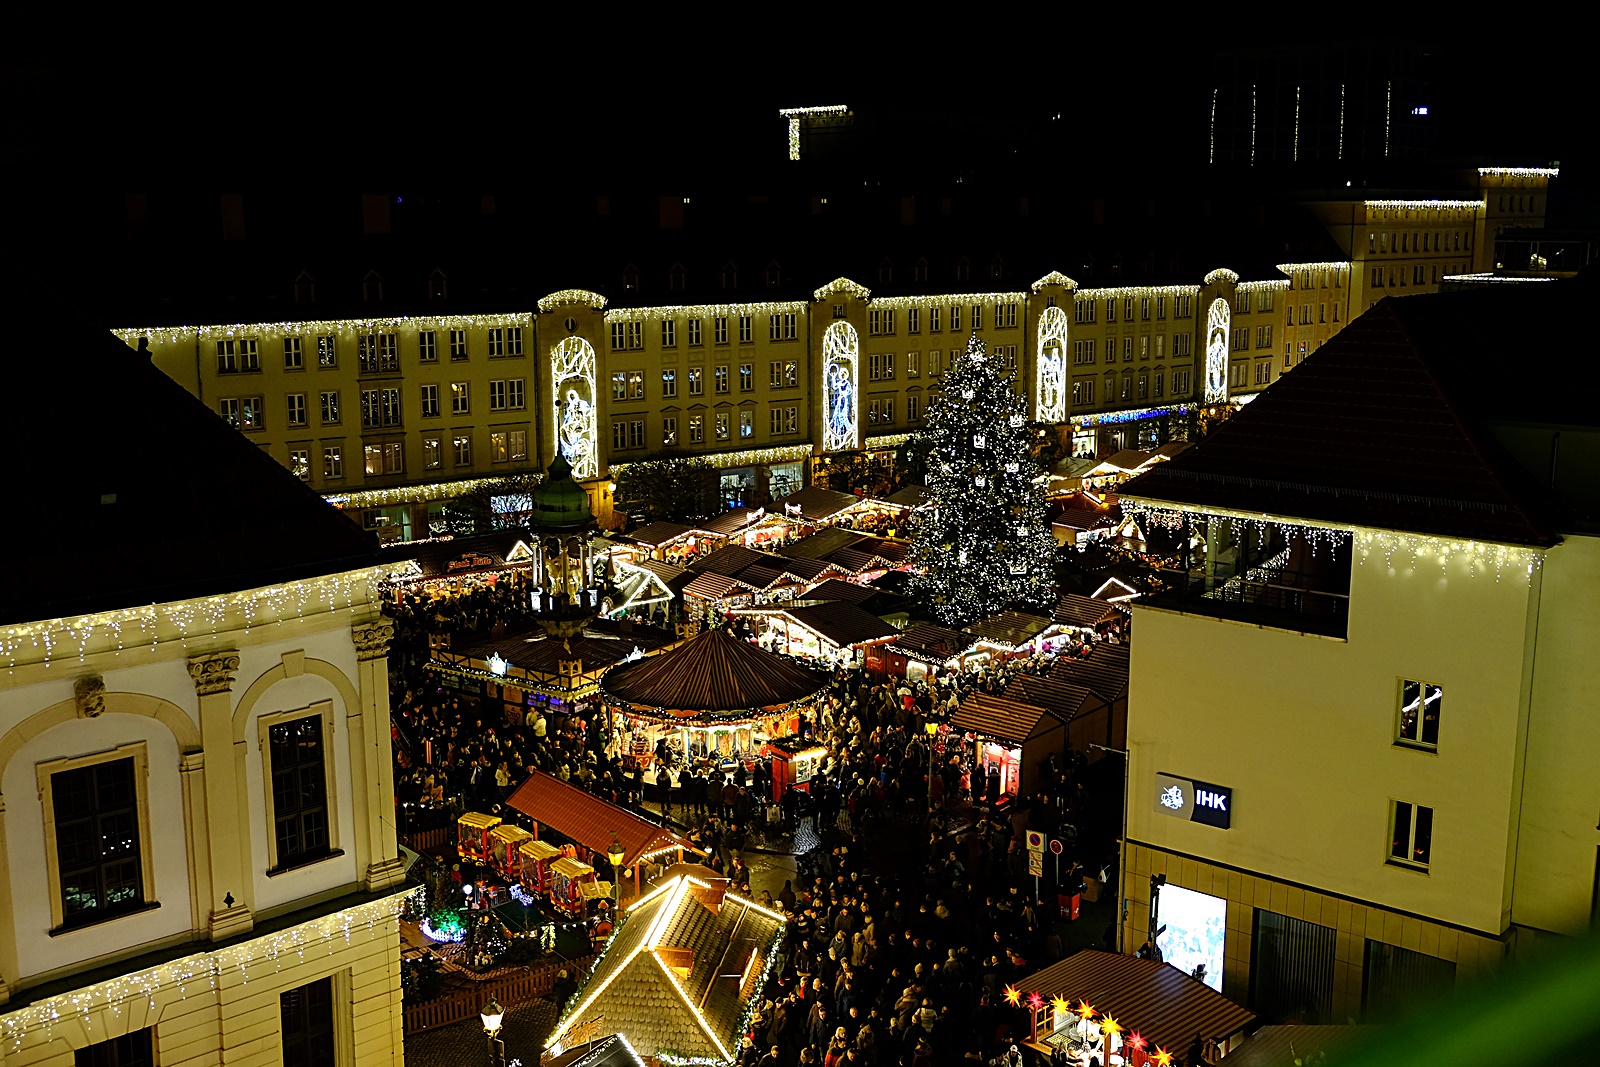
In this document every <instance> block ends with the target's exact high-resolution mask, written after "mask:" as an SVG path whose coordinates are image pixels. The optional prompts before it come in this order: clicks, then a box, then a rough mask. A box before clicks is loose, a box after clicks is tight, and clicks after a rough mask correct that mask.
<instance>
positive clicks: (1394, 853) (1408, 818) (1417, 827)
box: [1389, 800, 1433, 868]
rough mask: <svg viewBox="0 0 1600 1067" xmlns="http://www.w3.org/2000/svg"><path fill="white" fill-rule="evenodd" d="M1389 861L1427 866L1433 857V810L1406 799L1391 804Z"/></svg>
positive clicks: (1403, 864)
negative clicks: (1391, 828)
mask: <svg viewBox="0 0 1600 1067" xmlns="http://www.w3.org/2000/svg"><path fill="white" fill-rule="evenodd" d="M1389 821H1390V823H1391V825H1392V827H1393V832H1392V833H1391V834H1390V835H1389V862H1390V863H1393V864H1397V865H1400V866H1405V867H1421V868H1425V867H1427V866H1428V863H1429V862H1430V861H1431V859H1432V856H1433V809H1432V808H1428V807H1424V806H1422V805H1421V804H1411V803H1407V802H1406V801H1404V800H1396V801H1392V802H1391V803H1390V809H1389Z"/></svg>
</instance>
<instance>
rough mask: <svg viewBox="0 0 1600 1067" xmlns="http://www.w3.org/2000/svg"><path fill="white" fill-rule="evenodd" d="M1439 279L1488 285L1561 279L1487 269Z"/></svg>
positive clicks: (1448, 275) (1449, 275)
mask: <svg viewBox="0 0 1600 1067" xmlns="http://www.w3.org/2000/svg"><path fill="white" fill-rule="evenodd" d="M1440 280H1441V281H1446V282H1471V283H1473V284H1478V283H1480V282H1481V283H1487V284H1490V285H1518V284H1521V283H1522V282H1556V281H1560V280H1561V279H1560V278H1552V277H1550V276H1549V275H1544V276H1537V277H1530V276H1522V277H1513V276H1511V275H1502V274H1491V273H1489V272H1488V271H1480V272H1479V273H1477V274H1446V275H1445V276H1444V277H1443V278H1442V279H1440Z"/></svg>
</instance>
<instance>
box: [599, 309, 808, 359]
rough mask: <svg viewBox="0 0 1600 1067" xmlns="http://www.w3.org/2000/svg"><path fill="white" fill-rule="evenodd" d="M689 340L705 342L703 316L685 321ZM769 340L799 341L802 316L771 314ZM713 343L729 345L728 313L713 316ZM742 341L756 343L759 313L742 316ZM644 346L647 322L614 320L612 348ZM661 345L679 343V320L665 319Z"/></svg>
mask: <svg viewBox="0 0 1600 1067" xmlns="http://www.w3.org/2000/svg"><path fill="white" fill-rule="evenodd" d="M685 325H686V326H687V329H686V330H685V331H684V333H685V340H686V342H687V344H688V346H689V347H690V348H698V347H700V346H702V345H704V344H705V332H704V331H705V322H704V320H703V319H689V320H688V321H687V323H686V324H685ZM767 335H768V340H772V341H795V340H799V337H800V325H799V316H798V315H797V314H795V313H794V312H792V311H785V312H778V313H775V314H772V315H768V316H767ZM711 339H712V344H716V345H726V344H727V343H728V316H727V315H717V316H714V317H713V318H712V320H711ZM739 343H740V344H742V345H749V344H754V343H755V316H753V315H740V316H739ZM643 347H644V322H643V321H642V320H638V319H630V320H627V321H624V322H613V323H612V324H611V348H612V350H613V351H617V352H624V351H632V350H635V349H641V348H643ZM661 347H662V348H677V347H678V320H676V319H662V320H661Z"/></svg>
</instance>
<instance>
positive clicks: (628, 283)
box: [622, 263, 639, 292]
mask: <svg viewBox="0 0 1600 1067" xmlns="http://www.w3.org/2000/svg"><path fill="white" fill-rule="evenodd" d="M622 288H623V289H624V290H626V291H627V292H635V291H637V290H638V288H639V268H638V267H636V266H634V265H633V264H632V263H629V264H628V265H627V266H626V267H623V268H622Z"/></svg>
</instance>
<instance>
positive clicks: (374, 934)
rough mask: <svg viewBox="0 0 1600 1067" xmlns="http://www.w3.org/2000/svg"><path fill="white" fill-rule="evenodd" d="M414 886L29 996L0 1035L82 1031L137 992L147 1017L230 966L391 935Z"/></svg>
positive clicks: (285, 962) (276, 962)
mask: <svg viewBox="0 0 1600 1067" xmlns="http://www.w3.org/2000/svg"><path fill="white" fill-rule="evenodd" d="M419 891H420V887H414V888H411V889H407V890H405V891H404V892H401V893H396V894H394V895H392V896H387V897H383V898H381V899H378V900H373V901H368V902H367V903H365V904H357V905H356V906H355V907H353V908H346V909H345V910H343V911H338V912H334V913H333V914H332V915H326V916H323V917H322V918H320V919H314V920H312V921H310V922H306V923H301V924H299V925H297V926H291V927H289V928H288V929H285V930H279V931H277V932H276V933H273V934H270V935H267V936H264V937H256V938H251V939H250V940H248V941H245V942H242V943H241V944H237V945H232V946H229V947H228V948H224V949H218V950H216V951H212V952H200V953H196V954H194V955H192V956H185V957H183V958H182V959H177V960H173V961H172V962H170V963H165V964H162V965H160V966H157V967H150V968H146V969H145V970H141V971H134V972H132V973H130V974H124V975H121V976H119V977H117V978H113V979H111V980H110V981H108V982H101V983H99V984H98V985H93V986H88V987H86V988H84V989H79V990H75V991H74V992H71V993H63V994H61V995H59V996H54V997H48V998H46V999H44V1000H38V1001H34V1002H33V1003H32V1004H29V1005H28V1006H27V1007H25V1008H20V1009H18V1010H16V1011H11V1012H7V1013H6V1014H5V1015H4V1016H3V1017H0V1028H3V1031H4V1038H3V1041H4V1042H5V1043H7V1044H9V1046H10V1049H11V1052H12V1054H15V1053H17V1052H20V1051H21V1050H22V1047H23V1045H24V1044H25V1043H28V1042H29V1039H30V1038H34V1039H38V1038H42V1039H43V1040H44V1041H49V1040H51V1035H52V1032H53V1031H54V1028H55V1027H56V1026H57V1025H58V1024H63V1025H64V1024H67V1023H72V1024H76V1025H80V1026H82V1027H83V1028H84V1030H85V1032H87V1030H88V1028H89V1027H90V1026H91V1025H92V1024H93V1021H94V1016H95V1015H96V1014H98V1013H99V1012H102V1011H104V1010H106V1009H107V1008H109V1009H111V1010H112V1012H114V1013H116V1014H120V1013H121V1011H122V1009H123V1008H125V1007H127V1006H128V1005H129V1003H130V1002H132V1001H135V1000H138V999H143V1000H144V1001H145V1002H146V1005H147V1007H148V1009H149V1016H148V1017H149V1018H152V1019H154V1018H156V1017H157V1015H158V1014H159V1013H160V1011H161V1010H162V1009H163V1008H164V1007H165V1006H166V1005H167V1004H170V1003H171V1002H172V1001H173V1000H175V999H181V1000H187V999H188V998H189V996H190V995H191V993H200V992H205V993H214V992H215V991H216V990H217V987H218V985H219V983H220V982H221V981H222V979H223V978H224V976H225V975H226V973H227V972H228V970H229V969H230V968H235V967H236V968H238V970H239V974H240V977H241V979H242V980H243V981H244V982H246V983H248V982H249V980H250V970H249V969H250V968H252V967H256V966H258V965H263V964H270V965H271V966H272V971H273V973H276V972H278V971H281V970H283V969H284V967H286V966H291V965H293V964H294V963H297V962H298V960H299V959H303V958H304V957H305V955H306V953H307V952H313V953H319V954H326V955H328V956H333V955H336V954H337V953H338V951H339V950H340V948H342V947H347V946H349V945H350V944H351V941H352V939H353V938H354V937H355V935H356V934H357V933H358V932H365V934H366V937H367V939H368V940H369V941H370V940H374V939H377V938H380V937H382V938H386V939H388V940H390V941H392V942H397V940H398V938H399V936H400V926H399V916H400V911H401V909H402V908H403V907H404V906H405V905H406V902H407V900H408V899H409V898H410V897H411V895H412V894H414V893H417V892H419ZM290 955H293V956H294V957H296V959H295V960H293V961H290V960H289V959H288V958H287V957H289V956H290ZM201 982H204V983H205V988H204V990H197V989H196V988H195V987H198V986H199V985H200V983H201Z"/></svg>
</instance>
